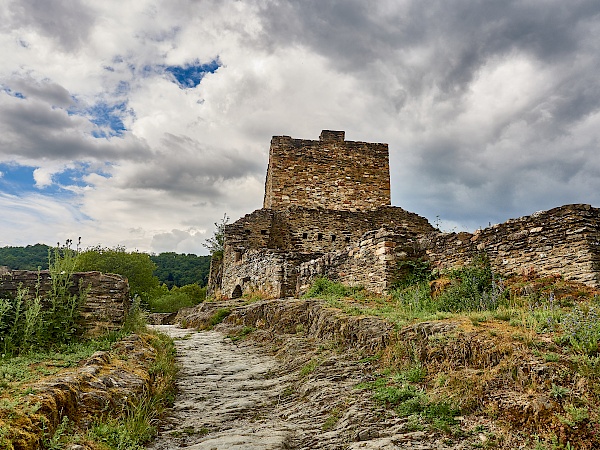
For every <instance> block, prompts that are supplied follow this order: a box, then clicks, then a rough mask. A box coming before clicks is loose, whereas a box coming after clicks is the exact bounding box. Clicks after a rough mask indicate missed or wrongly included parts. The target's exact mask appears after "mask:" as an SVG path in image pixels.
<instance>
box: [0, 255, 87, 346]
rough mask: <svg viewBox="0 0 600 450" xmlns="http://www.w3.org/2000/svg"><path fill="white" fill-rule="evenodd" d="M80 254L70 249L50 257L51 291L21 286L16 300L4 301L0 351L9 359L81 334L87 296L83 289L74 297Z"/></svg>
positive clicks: (0, 312)
mask: <svg viewBox="0 0 600 450" xmlns="http://www.w3.org/2000/svg"><path fill="white" fill-rule="evenodd" d="M76 258H77V255H76V253H75V252H74V251H73V250H71V249H69V248H66V247H65V248H56V249H54V251H53V252H52V251H51V252H50V253H49V255H48V260H49V267H50V269H49V273H50V282H51V285H50V289H49V291H48V292H47V293H46V294H42V293H41V292H40V275H39V274H38V282H37V284H36V288H35V292H34V293H30V292H29V290H28V289H27V288H23V287H22V286H19V288H18V289H17V293H16V295H15V296H14V298H2V299H0V349H1V351H2V354H3V355H5V356H7V355H8V356H10V355H17V354H20V353H24V352H28V351H29V350H31V349H34V348H35V349H48V348H51V347H56V346H59V345H62V344H65V343H68V342H71V341H72V340H74V339H75V338H76V337H77V335H78V325H77V319H78V316H79V308H80V306H81V304H82V303H83V302H85V298H86V295H87V290H86V289H85V288H83V286H80V287H79V292H78V293H77V294H71V290H72V288H73V281H72V275H73V271H74V268H75V262H76Z"/></svg>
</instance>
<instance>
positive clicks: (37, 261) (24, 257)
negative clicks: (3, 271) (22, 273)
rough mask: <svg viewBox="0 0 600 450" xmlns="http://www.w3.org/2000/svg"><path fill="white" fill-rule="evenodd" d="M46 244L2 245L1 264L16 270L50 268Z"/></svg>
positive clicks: (0, 248)
mask: <svg viewBox="0 0 600 450" xmlns="http://www.w3.org/2000/svg"><path fill="white" fill-rule="evenodd" d="M50 248H51V247H49V246H47V245H45V244H35V245H28V246H27V247H0V266H8V267H9V268H10V269H14V270H38V267H40V268H41V269H42V270H44V269H47V268H48V250H50Z"/></svg>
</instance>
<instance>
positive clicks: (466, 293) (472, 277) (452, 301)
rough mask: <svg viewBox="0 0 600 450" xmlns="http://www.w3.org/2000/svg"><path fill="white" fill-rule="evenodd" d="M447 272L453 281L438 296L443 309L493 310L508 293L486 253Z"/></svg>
mask: <svg viewBox="0 0 600 450" xmlns="http://www.w3.org/2000/svg"><path fill="white" fill-rule="evenodd" d="M446 275H447V276H448V277H449V278H450V279H452V280H453V284H452V285H451V286H450V287H449V288H448V289H447V290H445V291H444V292H443V293H442V294H441V295H440V296H439V297H438V298H437V299H436V302H437V306H438V310H439V311H447V312H453V313H456V312H465V311H493V310H495V309H496V308H498V306H499V305H500V301H501V299H502V298H504V296H505V292H506V289H505V288H504V284H503V283H502V281H501V280H497V279H496V277H495V275H494V273H493V272H492V268H491V265H490V261H489V259H488V258H487V256H486V255H480V256H479V257H478V258H475V260H473V262H472V263H471V264H469V265H468V266H465V267H462V268H460V269H454V270H450V271H448V272H447V274H446Z"/></svg>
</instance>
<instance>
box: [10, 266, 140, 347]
mask: <svg viewBox="0 0 600 450" xmlns="http://www.w3.org/2000/svg"><path fill="white" fill-rule="evenodd" d="M72 280H73V287H72V289H71V293H72V294H78V293H79V285H80V283H81V285H82V286H84V287H88V288H89V290H88V294H87V300H86V302H85V304H84V305H83V306H82V308H81V311H80V314H81V317H80V320H81V324H82V327H83V329H84V332H85V333H86V334H87V335H90V336H95V335H98V334H102V333H104V332H106V331H110V330H117V329H119V328H120V327H121V326H122V325H123V322H124V321H125V318H126V316H127V313H128V311H129V307H130V298H129V283H128V282H127V278H124V277H121V276H120V275H115V274H103V273H100V272H77V273H74V274H73V278H72ZM39 282H40V285H39V292H40V294H41V295H42V296H44V295H45V294H47V293H48V292H49V290H50V289H51V286H52V282H51V280H50V274H49V272H48V271H41V272H40V273H39ZM37 283H38V272H34V271H27V270H5V271H3V272H1V273H0V297H14V296H15V295H16V293H17V289H18V288H19V286H22V288H26V289H28V290H29V293H30V294H33V293H35V292H36V285H37Z"/></svg>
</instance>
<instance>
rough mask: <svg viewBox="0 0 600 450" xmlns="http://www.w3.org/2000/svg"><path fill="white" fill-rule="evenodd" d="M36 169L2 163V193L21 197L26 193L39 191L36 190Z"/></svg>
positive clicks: (0, 190)
mask: <svg viewBox="0 0 600 450" xmlns="http://www.w3.org/2000/svg"><path fill="white" fill-rule="evenodd" d="M34 170H35V167H28V166H19V165H12V164H4V163H0V172H1V173H2V176H0V192H2V193H5V194H11V195H19V194H21V193H24V192H31V191H38V189H37V188H35V181H34V179H33V171H34Z"/></svg>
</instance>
